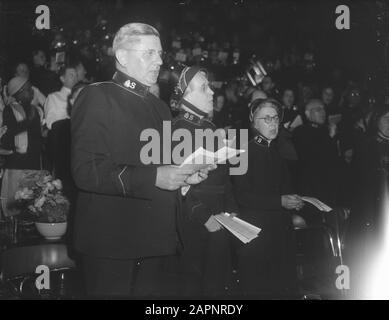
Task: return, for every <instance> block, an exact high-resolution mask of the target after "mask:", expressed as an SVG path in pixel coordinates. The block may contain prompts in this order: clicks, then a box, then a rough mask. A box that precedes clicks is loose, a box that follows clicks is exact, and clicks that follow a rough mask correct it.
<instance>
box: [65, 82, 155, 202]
mask: <svg viewBox="0 0 389 320" xmlns="http://www.w3.org/2000/svg"><path fill="white" fill-rule="evenodd" d="M110 119H111V110H110V105H109V102H108V100H107V98H106V96H105V94H104V92H103V91H102V89H101V88H99V87H97V86H96V87H95V86H90V87H87V88H85V89H84V90H83V91H82V92H81V94H80V96H79V97H78V99H77V100H76V103H75V106H74V108H73V110H72V116H71V130H72V174H73V178H74V181H75V183H76V185H77V186H78V187H79V188H80V189H82V190H85V191H89V192H95V193H101V194H107V195H118V196H124V197H135V198H143V199H151V198H152V197H153V193H154V191H155V188H156V187H155V181H156V174H157V168H156V167H154V166H145V167H139V166H135V165H132V164H129V163H115V162H114V161H113V159H112V156H111V154H112V148H111V146H110V144H111V142H110V141H111V140H110V137H111V136H112V134H111V129H112V127H111V126H112V124H111V123H110ZM129 147H131V146H129Z"/></svg>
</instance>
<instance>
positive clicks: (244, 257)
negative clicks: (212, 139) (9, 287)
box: [233, 137, 294, 297]
mask: <svg viewBox="0 0 389 320" xmlns="http://www.w3.org/2000/svg"><path fill="white" fill-rule="evenodd" d="M247 152H248V170H247V173H246V174H245V175H240V176H239V175H237V176H234V177H233V185H234V190H235V195H236V200H237V202H238V205H239V208H240V215H241V217H242V218H243V219H244V220H246V221H247V222H249V223H252V224H254V225H256V226H257V227H259V228H261V229H262V231H261V232H260V233H259V236H258V238H256V239H254V240H252V241H251V242H250V243H248V244H246V245H244V246H242V247H241V249H240V253H239V265H238V266H239V268H238V274H239V279H240V290H241V292H242V293H243V294H247V295H258V294H259V295H271V294H274V295H276V296H278V297H280V294H285V292H284V290H286V288H290V286H291V283H292V280H293V273H294V267H293V241H292V239H293V238H292V223H291V216H290V213H288V212H286V210H284V209H283V208H282V206H281V195H284V194H290V193H291V187H290V178H289V174H288V171H287V167H286V164H285V162H284V160H283V159H282V158H281V156H280V154H279V153H278V150H277V146H276V143H275V142H272V143H271V144H270V145H268V143H267V141H265V140H264V139H262V138H260V137H256V138H255V139H254V140H251V141H250V142H249V144H248V150H247Z"/></svg>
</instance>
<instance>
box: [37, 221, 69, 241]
mask: <svg viewBox="0 0 389 320" xmlns="http://www.w3.org/2000/svg"><path fill="white" fill-rule="evenodd" d="M35 226H36V228H37V230H38V232H39V233H40V234H41V235H42V236H43V237H45V239H47V240H59V239H61V238H62V236H63V235H64V234H65V233H66V229H67V226H68V223H67V222H66V221H65V222H56V223H48V222H35Z"/></svg>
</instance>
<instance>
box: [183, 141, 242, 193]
mask: <svg viewBox="0 0 389 320" xmlns="http://www.w3.org/2000/svg"><path fill="white" fill-rule="evenodd" d="M245 151H246V150H240V149H234V148H231V147H227V146H224V147H223V148H220V149H219V150H217V151H216V152H211V151H208V150H205V149H204V148H203V147H200V148H198V149H197V150H196V151H195V152H193V153H192V154H190V155H189V156H188V157H187V158H186V159H185V160H184V162H183V163H181V165H180V168H183V167H187V168H193V169H194V170H195V171H199V170H201V169H204V168H207V167H208V166H210V165H212V164H215V163H216V164H221V163H226V161H227V160H228V159H231V158H233V157H235V156H237V155H238V154H239V153H242V152H245ZM189 188H190V186H186V187H182V188H181V193H182V195H183V196H184V195H186V193H187V192H188V191H189Z"/></svg>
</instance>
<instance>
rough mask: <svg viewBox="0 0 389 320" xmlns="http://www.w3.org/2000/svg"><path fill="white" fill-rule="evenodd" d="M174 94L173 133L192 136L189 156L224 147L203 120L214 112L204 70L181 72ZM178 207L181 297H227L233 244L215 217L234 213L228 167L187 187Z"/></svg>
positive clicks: (218, 133)
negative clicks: (177, 97) (180, 213)
mask: <svg viewBox="0 0 389 320" xmlns="http://www.w3.org/2000/svg"><path fill="white" fill-rule="evenodd" d="M177 89H178V92H179V93H180V94H181V95H182V98H181V99H180V102H179V104H180V113H179V115H178V116H177V117H176V118H175V119H174V120H173V130H176V129H186V130H188V131H189V132H190V133H191V137H192V141H189V142H190V143H191V146H192V149H191V152H194V151H195V150H197V149H198V148H199V147H203V148H204V149H206V150H208V151H211V152H215V151H217V150H218V149H219V148H220V146H221V145H224V142H223V138H224V137H225V134H224V130H223V129H219V130H216V126H215V125H214V124H213V123H212V122H211V121H210V120H209V119H207V117H208V114H209V113H210V112H211V111H212V108H213V99H212V96H213V91H212V90H211V89H210V87H209V83H208V79H207V74H206V72H205V70H203V69H199V68H198V67H186V68H184V70H183V71H182V73H181V76H180V78H179V81H178V85H177ZM203 130H204V131H203ZM200 132H204V135H203V138H202V139H199V138H198V136H199V133H200ZM196 135H197V137H196ZM211 140H212V141H211ZM212 142H213V143H212ZM183 207H184V224H183V231H184V232H183V234H184V244H185V250H184V252H183V254H182V259H181V262H182V269H181V271H182V272H183V274H184V276H183V281H182V288H181V295H182V296H185V297H219V298H220V297H223V296H226V295H228V294H229V293H230V292H231V290H229V289H230V288H231V284H232V279H231V278H232V269H233V268H232V250H231V244H232V243H231V241H232V238H231V234H230V233H229V232H228V231H227V230H226V229H222V228H221V226H220V224H219V223H218V222H217V221H216V220H215V218H214V215H216V214H219V213H222V212H229V213H237V212H238V207H237V204H236V202H235V199H234V196H233V193H232V187H231V183H230V177H229V168H228V166H227V165H226V164H223V165H219V166H218V168H217V169H216V170H214V171H212V172H211V173H210V175H209V177H208V179H207V180H206V181H204V182H202V183H200V184H198V185H196V186H192V187H191V188H190V189H189V191H188V192H187V193H186V195H185V197H184V200H183Z"/></svg>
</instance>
